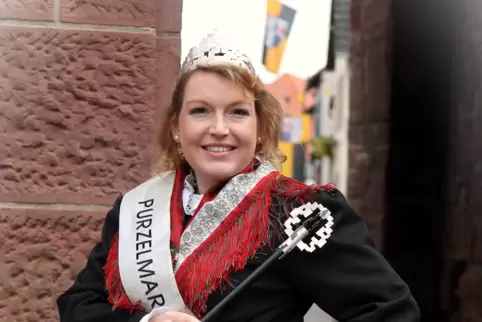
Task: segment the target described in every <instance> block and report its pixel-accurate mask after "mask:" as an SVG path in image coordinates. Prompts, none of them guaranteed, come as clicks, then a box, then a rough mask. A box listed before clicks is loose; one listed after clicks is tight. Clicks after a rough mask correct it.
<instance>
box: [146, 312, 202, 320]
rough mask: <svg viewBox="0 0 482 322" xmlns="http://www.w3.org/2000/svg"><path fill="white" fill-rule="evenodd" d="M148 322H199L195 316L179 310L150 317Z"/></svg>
mask: <svg viewBox="0 0 482 322" xmlns="http://www.w3.org/2000/svg"><path fill="white" fill-rule="evenodd" d="M149 322H200V321H199V320H198V319H196V318H195V317H193V316H191V315H189V314H186V313H181V312H166V313H164V314H162V315H158V316H154V317H152V318H151V319H150V320H149Z"/></svg>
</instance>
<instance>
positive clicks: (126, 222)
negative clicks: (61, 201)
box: [119, 172, 187, 312]
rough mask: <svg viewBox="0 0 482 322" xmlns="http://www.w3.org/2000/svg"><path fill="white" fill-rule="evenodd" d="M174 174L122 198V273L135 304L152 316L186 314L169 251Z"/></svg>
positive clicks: (120, 220) (165, 175) (136, 189)
mask: <svg viewBox="0 0 482 322" xmlns="http://www.w3.org/2000/svg"><path fill="white" fill-rule="evenodd" d="M174 177H175V173H174V172H168V173H165V174H163V175H160V176H156V177H154V178H152V179H150V180H149V181H147V182H145V183H143V184H141V185H139V186H137V187H136V188H134V189H133V190H131V191H129V192H128V193H126V194H125V195H124V197H123V198H122V203H121V207H120V216H119V217H120V218H119V272H120V277H121V281H122V285H123V287H124V290H125V292H126V294H127V296H128V297H129V299H130V300H131V302H132V303H137V302H138V301H140V302H141V304H142V307H143V308H144V309H145V310H146V311H147V312H150V311H151V310H152V309H154V308H158V307H169V309H171V310H174V311H187V309H186V306H185V304H184V301H183V299H182V297H181V295H180V293H179V289H178V288H177V284H176V280H175V278H174V271H173V268H172V259H171V258H172V257H171V251H170V235H171V234H170V231H171V217H170V204H171V194H172V187H173V184H174Z"/></svg>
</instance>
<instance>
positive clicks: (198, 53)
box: [181, 30, 256, 75]
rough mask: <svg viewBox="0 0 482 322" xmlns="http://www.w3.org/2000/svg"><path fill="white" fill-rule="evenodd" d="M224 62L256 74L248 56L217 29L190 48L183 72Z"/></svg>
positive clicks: (182, 68) (183, 65) (182, 67)
mask: <svg viewBox="0 0 482 322" xmlns="http://www.w3.org/2000/svg"><path fill="white" fill-rule="evenodd" d="M223 63H224V64H226V63H228V64H233V65H236V66H239V67H241V68H244V69H246V70H248V71H249V72H250V73H251V74H253V75H256V73H255V70H254V67H253V64H252V63H251V61H250V60H249V58H248V56H247V55H246V54H244V53H243V52H241V51H240V50H239V49H238V48H236V47H234V46H233V45H231V44H230V43H229V42H228V40H227V38H225V37H223V36H222V35H221V34H220V33H219V31H217V30H216V31H214V32H212V33H210V34H208V35H207V36H206V37H205V38H204V39H202V40H201V42H200V43H199V44H198V45H197V46H195V47H192V48H191V49H190V50H189V53H188V54H187V56H186V58H185V59H184V62H183V64H182V66H181V74H184V73H186V72H189V71H192V70H194V69H196V68H198V67H200V66H209V65H217V64H223Z"/></svg>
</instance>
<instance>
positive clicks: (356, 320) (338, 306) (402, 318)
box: [57, 191, 420, 322]
mask: <svg viewBox="0 0 482 322" xmlns="http://www.w3.org/2000/svg"><path fill="white" fill-rule="evenodd" d="M314 199H315V200H314V201H317V202H319V203H321V204H323V205H324V206H325V207H327V208H328V209H329V210H330V211H331V214H332V216H333V217H334V226H333V234H332V236H331V237H330V238H329V239H328V242H327V243H326V244H325V245H324V246H323V247H322V248H321V249H317V250H315V251H314V252H312V253H309V252H305V251H300V250H298V249H294V250H293V251H292V252H291V253H290V254H289V255H288V256H286V257H285V258H283V259H282V260H280V261H278V262H276V263H275V265H273V266H272V267H271V268H270V269H268V270H267V271H266V272H265V273H264V274H263V275H262V276H261V277H260V278H259V279H258V280H257V281H256V282H255V283H254V284H253V285H252V286H251V287H250V288H248V289H247V290H245V291H244V292H243V293H241V294H240V295H239V296H238V297H237V298H236V299H235V301H234V302H232V303H231V304H230V305H228V307H226V309H225V310H223V311H222V312H221V315H219V316H218V318H217V321H219V322H228V321H238V322H248V321H251V322H269V321H273V322H274V321H276V322H301V321H303V317H304V315H305V314H306V312H307V311H308V310H309V308H310V307H311V306H312V304H313V303H316V304H317V305H318V306H319V307H320V308H321V309H323V310H324V311H325V312H327V313H328V314H329V315H331V316H332V317H333V318H335V319H336V320H338V321H340V322H342V321H350V322H417V321H419V320H420V318H419V309H418V306H417V304H416V302H415V300H414V298H413V297H412V295H411V293H410V290H409V288H408V287H407V285H406V284H405V283H404V281H403V280H402V279H401V278H400V277H399V276H398V274H397V273H396V272H395V271H394V270H393V269H392V267H391V266H390V265H389V264H388V263H387V261H386V260H385V259H384V258H383V257H382V255H381V254H380V253H379V252H378V251H377V250H376V249H375V247H374V244H373V242H372V239H371V237H370V234H369V232H368V230H367V228H366V225H365V223H364V221H363V220H362V219H361V218H360V217H359V216H358V215H357V214H356V213H355V212H354V211H353V210H352V209H351V208H350V207H349V206H348V205H347V203H346V201H345V199H344V197H343V195H342V194H341V193H339V192H337V191H335V192H334V193H333V194H330V193H326V192H322V193H320V194H317V195H315V196H314ZM120 202H121V200H119V201H118V202H117V203H116V204H115V206H114V208H113V209H112V210H111V211H110V212H109V213H108V215H107V218H106V221H105V224H104V228H103V232H102V240H101V242H100V243H99V244H97V245H96V246H95V248H94V249H93V250H92V252H91V254H90V256H89V259H88V262H87V265H86V267H85V268H84V269H83V270H82V272H81V273H80V274H79V276H78V277H77V279H76V280H75V282H74V284H73V286H72V287H71V288H70V289H69V290H67V291H66V292H65V293H64V294H62V295H61V296H60V297H59V298H58V301H57V303H58V308H59V313H60V320H61V322H80V321H89V322H139V321H140V320H141V318H142V317H143V316H144V315H145V314H146V313H145V312H140V311H136V312H134V313H133V314H130V313H129V312H127V311H123V310H119V309H116V310H114V311H113V310H112V306H111V305H110V304H109V303H108V301H107V292H106V290H105V282H104V272H103V266H104V264H105V262H106V258H107V254H108V251H109V249H110V246H111V241H112V240H113V237H114V235H115V234H116V233H117V231H118V227H119V207H120ZM278 208H279V207H278V205H276V204H273V205H271V208H270V211H271V213H272V214H276V212H277V211H278V210H279V209H278ZM281 241H282V240H279V242H281ZM272 249H273V248H272V247H263V248H261V249H259V250H258V251H257V253H256V254H255V256H253V257H252V258H251V259H250V260H248V262H247V264H246V266H245V268H244V270H242V271H238V272H233V273H231V274H230V276H229V280H230V281H231V282H232V284H233V286H234V287H235V286H236V285H238V284H239V283H240V282H241V281H243V280H244V279H246V278H247V276H249V274H251V273H252V272H253V271H254V270H255V269H256V268H257V267H258V266H259V265H260V264H261V263H262V262H263V261H264V260H265V259H266V258H267V257H268V256H269V255H270V254H271V253H272V252H273V250H272ZM193 274H195V272H193ZM230 290H231V289H229V288H228V289H227V290H221V289H218V290H217V291H216V292H214V293H213V294H211V295H210V297H209V300H208V302H207V307H208V311H209V310H210V309H212V308H213V307H214V306H216V304H217V303H219V301H220V300H221V299H223V297H224V296H226V294H228V293H229V291H230Z"/></svg>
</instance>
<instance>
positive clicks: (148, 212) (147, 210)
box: [136, 208, 152, 219]
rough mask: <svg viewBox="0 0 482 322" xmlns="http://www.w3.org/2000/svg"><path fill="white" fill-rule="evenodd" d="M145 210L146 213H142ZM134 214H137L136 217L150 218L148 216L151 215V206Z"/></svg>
mask: <svg viewBox="0 0 482 322" xmlns="http://www.w3.org/2000/svg"><path fill="white" fill-rule="evenodd" d="M145 212H147V215H142V214H143V213H145ZM141 215H142V216H141ZM136 216H137V218H138V219H144V218H150V217H152V208H147V209H144V210H141V211H139V212H138V213H137V215H136Z"/></svg>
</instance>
